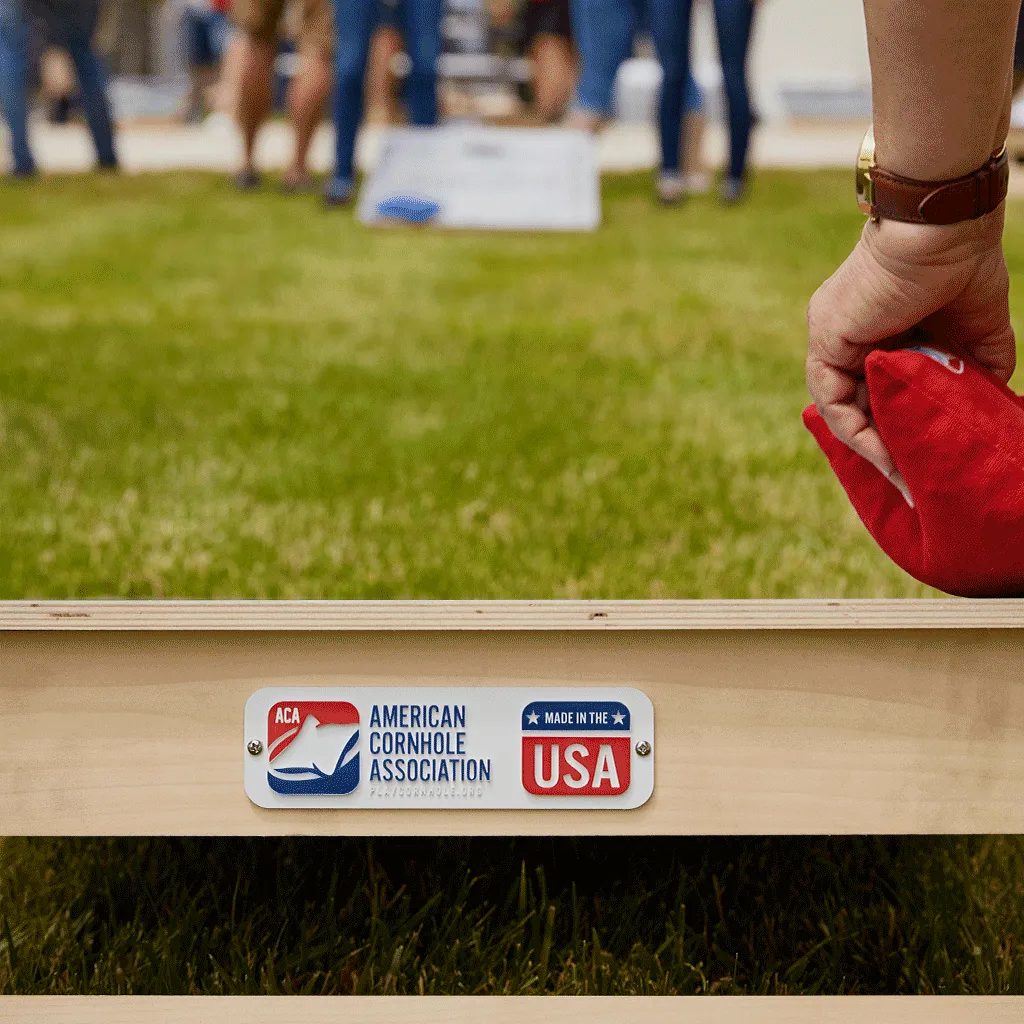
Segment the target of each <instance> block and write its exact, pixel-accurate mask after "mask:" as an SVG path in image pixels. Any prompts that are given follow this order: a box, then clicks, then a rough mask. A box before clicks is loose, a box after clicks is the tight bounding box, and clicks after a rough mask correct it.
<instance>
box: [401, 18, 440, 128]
mask: <svg viewBox="0 0 1024 1024" xmlns="http://www.w3.org/2000/svg"><path fill="white" fill-rule="evenodd" d="M405 3H406V11H405V16H406V26H407V29H406V38H405V48H406V52H407V53H408V54H409V60H410V63H411V65H412V66H411V68H410V69H409V77H408V79H407V80H406V83H405V95H406V105H407V106H408V108H409V123H410V124H412V125H416V126H417V127H421V128H429V127H430V126H431V125H434V124H437V62H438V59H439V58H440V56H441V14H442V2H441V0H405Z"/></svg>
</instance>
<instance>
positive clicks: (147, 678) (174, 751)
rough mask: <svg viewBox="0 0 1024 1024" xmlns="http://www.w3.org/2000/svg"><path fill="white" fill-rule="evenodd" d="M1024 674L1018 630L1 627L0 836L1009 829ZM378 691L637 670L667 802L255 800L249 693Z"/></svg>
mask: <svg viewBox="0 0 1024 1024" xmlns="http://www.w3.org/2000/svg"><path fill="white" fill-rule="evenodd" d="M936 603H937V602H936ZM965 607H970V606H969V605H965ZM1022 668H1024V631H1021V630H1013V629H958V630H951V629H946V628H941V629H914V630H877V629H876V630H866V629H860V630H845V629H844V630H824V629H805V630H775V629H770V630H691V629H680V630H633V631H605V632H598V633H595V632H587V631H576V630H564V631H560V632H559V631H500V632H480V631H458V630H453V631H448V630H445V631H438V630H434V631H424V632H410V631H389V630H383V631H363V632H346V631H330V630H325V631H306V632H281V631H277V632H246V631H224V632H207V631H178V632H171V631H166V630H165V631H158V632H147V631H129V632H119V631H100V632H90V631H82V630H63V629H58V630H49V631H32V630H10V631H7V632H2V633H0V730H2V734H3V736H4V738H5V747H6V749H5V756H4V758H3V759H2V760H0V834H6V835H31V834H47V835H79V834H99V835H117V834H130V835H134V834H156V835H178V834H187V835H193V834H203V835H214V834H216V835H263V834H267V835H270V834H350V835H362V834H376V835H399V834H405V835H428V834H429V835H451V834H472V835H498V834H520V835H528V834H529V835H564V834H574V835H575V834H642V835H655V834H696V835H710V834H714V835H729V834H830V833H845V834H860V833H898V834H903V833H965V832H966V833H976V832H996V833H1019V832H1024V672H1022ZM385 684H395V685H411V686H416V685H458V686H536V685H539V686H543V685H552V686H556V685H570V686H571V685H588V684H589V685H628V686H636V687H638V688H640V689H642V690H644V691H645V692H646V693H647V694H648V696H650V697H651V699H652V700H653V702H654V706H655V740H654V744H655V756H656V772H657V775H656V785H655V792H654V796H653V798H652V799H651V801H650V802H649V803H648V804H647V805H645V806H644V807H642V808H640V809H638V810H636V811H627V812H615V811H607V810H606V811H601V810H595V811H579V812H568V813H566V812H558V813H553V812H543V811H473V810H445V811H406V810H396V811H390V810H389V811H353V810H339V811H290V810H289V811H265V810H261V809H259V808H256V807H255V806H253V805H252V804H251V803H250V802H249V801H248V799H247V798H246V796H245V793H244V791H243V786H242V764H243V759H244V757H245V756H246V755H245V753H244V740H245V737H244V736H243V721H242V714H243V708H244V705H245V701H246V699H247V698H248V697H249V696H250V694H252V693H253V692H254V691H255V690H258V689H260V688H261V687H264V686H269V685H282V686H283V685H323V686H341V687H344V686H358V685H376V686H379V685H385Z"/></svg>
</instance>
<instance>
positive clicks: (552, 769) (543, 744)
mask: <svg viewBox="0 0 1024 1024" xmlns="http://www.w3.org/2000/svg"><path fill="white" fill-rule="evenodd" d="M522 724H523V766H522V767H523V788H524V789H525V790H526V791H527V793H533V794H534V795H535V796H618V794H619V793H625V792H626V790H627V789H629V770H630V735H629V729H630V722H629V708H628V707H626V705H625V704H623V703H622V702H621V701H617V700H586V701H565V700H562V701H549V700H541V701H534V702H533V703H532V704H528V705H527V706H526V707H525V708H524V709H523V723H522Z"/></svg>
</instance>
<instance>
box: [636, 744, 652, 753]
mask: <svg viewBox="0 0 1024 1024" xmlns="http://www.w3.org/2000/svg"><path fill="white" fill-rule="evenodd" d="M636 752H637V753H638V754H639V755H640V756H641V757H648V756H649V755H650V753H651V745H650V743H648V742H647V740H641V741H640V742H639V743H638V744H637V745H636Z"/></svg>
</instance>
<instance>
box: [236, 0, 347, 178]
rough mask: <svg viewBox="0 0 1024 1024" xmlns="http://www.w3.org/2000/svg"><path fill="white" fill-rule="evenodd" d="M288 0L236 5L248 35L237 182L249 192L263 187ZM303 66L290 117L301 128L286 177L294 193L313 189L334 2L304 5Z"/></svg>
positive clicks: (306, 0) (242, 62) (246, 0)
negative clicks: (312, 163)
mask: <svg viewBox="0 0 1024 1024" xmlns="http://www.w3.org/2000/svg"><path fill="white" fill-rule="evenodd" d="M285 7H286V0H235V2H234V20H235V23H236V24H237V25H238V27H239V28H240V29H241V31H242V43H241V44H240V54H239V58H238V59H239V72H238V75H239V80H238V111H237V116H238V125H239V128H240V129H241V132H242V143H243V146H244V158H243V163H242V169H241V171H239V173H238V175H237V176H236V179H235V182H236V184H237V185H238V187H239V188H240V189H242V190H243V191H248V190H251V189H255V188H258V187H259V185H260V176H259V172H258V171H257V170H256V162H255V153H256V137H257V136H258V135H259V130H260V128H261V127H262V126H263V123H264V122H265V121H266V119H267V117H269V115H270V110H271V106H272V105H273V85H272V78H273V71H274V61H275V60H276V58H277V50H278V36H279V33H280V30H281V23H282V21H283V19H284V14H285ZM298 14H299V30H298V48H299V65H298V70H297V72H296V74H295V76H294V77H293V78H292V81H291V84H290V86H289V89H288V112H289V115H290V117H291V122H292V126H293V127H294V129H295V150H294V155H293V159H292V163H291V166H290V167H289V168H288V170H287V171H286V172H285V176H284V188H285V190H286V191H288V192H302V191H307V190H308V189H309V188H311V187H312V179H311V177H310V174H309V168H308V157H309V147H310V145H311V144H312V142H313V136H314V134H315V133H316V129H317V127H318V126H319V124H320V120H321V117H322V114H323V108H324V102H325V101H326V99H327V95H328V93H329V92H330V87H331V51H332V49H333V45H334V30H333V28H332V26H331V9H330V4H329V0H299V11H298Z"/></svg>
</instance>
